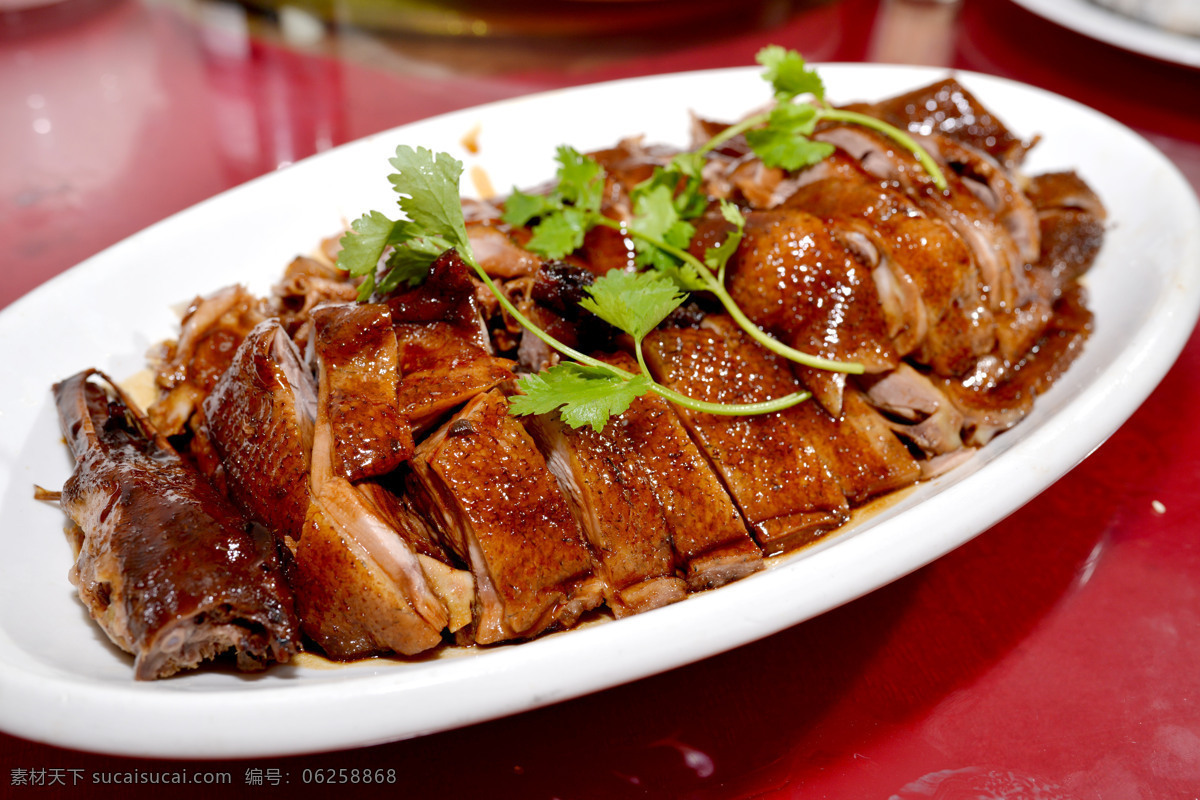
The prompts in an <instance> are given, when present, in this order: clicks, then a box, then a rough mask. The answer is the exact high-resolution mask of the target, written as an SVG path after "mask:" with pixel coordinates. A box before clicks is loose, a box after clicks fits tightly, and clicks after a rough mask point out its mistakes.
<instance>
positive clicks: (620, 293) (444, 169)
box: [338, 145, 810, 430]
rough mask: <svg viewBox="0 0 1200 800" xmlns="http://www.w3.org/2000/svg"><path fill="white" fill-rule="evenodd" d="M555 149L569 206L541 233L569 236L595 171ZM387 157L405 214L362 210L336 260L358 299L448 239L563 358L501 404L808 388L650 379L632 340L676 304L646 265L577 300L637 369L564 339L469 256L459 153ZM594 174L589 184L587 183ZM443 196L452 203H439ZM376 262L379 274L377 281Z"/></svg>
mask: <svg viewBox="0 0 1200 800" xmlns="http://www.w3.org/2000/svg"><path fill="white" fill-rule="evenodd" d="M559 155H560V159H559V163H560V174H561V175H562V176H564V180H563V181H561V182H560V188H559V190H558V191H557V192H556V196H555V197H554V198H553V199H552V202H553V204H554V205H555V207H556V208H557V207H558V206H563V207H565V208H569V209H573V210H574V211H573V212H572V213H571V214H568V215H567V217H568V219H567V220H566V221H565V222H564V223H563V224H561V225H560V226H559V227H558V228H552V229H550V231H549V233H554V234H555V235H556V236H557V232H558V231H563V230H567V231H569V233H570V235H569V236H564V237H563V238H564V240H565V241H568V242H569V241H574V238H573V237H575V236H579V237H582V236H583V233H581V232H580V231H581V230H583V229H582V227H581V228H579V229H578V230H576V229H575V226H573V225H572V224H570V223H571V217H572V216H574V212H575V211H577V212H578V213H579V215H580V216H581V217H582V216H583V215H590V214H592V213H598V210H599V201H600V195H599V190H601V189H602V188H603V179H602V175H601V174H600V173H599V172H598V171H597V170H596V168H595V167H593V166H592V165H593V164H595V162H593V161H591V160H590V159H582V158H576V157H575V155H574V154H573V151H569V148H564V149H561V150H560V153H559ZM589 162H590V163H589ZM390 163H391V164H392V166H393V167H395V169H396V172H395V173H393V174H391V175H389V176H388V179H389V181H390V182H391V184H392V186H393V188H394V189H395V190H396V192H397V193H398V194H399V195H400V199H399V201H398V203H399V206H400V210H401V211H402V212H403V214H404V215H405V217H404V218H401V219H397V220H393V219H391V218H389V217H388V216H387V215H385V214H383V213H381V212H378V211H370V212H368V213H366V214H364V215H363V216H362V217H360V218H359V219H358V220H356V221H355V222H354V223H353V224H352V226H351V231H349V232H347V233H346V234H345V235H344V236H343V237H342V240H341V245H342V249H341V251H340V252H339V254H338V266H339V267H341V268H342V269H344V270H346V271H347V272H349V273H350V274H351V275H354V276H361V277H363V283H362V284H361V286H360V287H359V299H360V300H366V299H368V298H370V297H371V295H372V294H373V293H374V292H375V291H376V290H379V291H381V292H382V291H387V290H388V289H387V287H389V286H390V287H392V288H395V287H397V286H399V285H400V284H401V283H410V284H416V283H420V282H421V281H422V280H424V277H425V276H426V275H428V272H429V265H430V264H431V263H432V262H433V260H434V259H435V258H436V257H437V256H438V255H440V254H441V253H443V252H445V251H446V250H449V249H451V248H453V249H454V250H456V251H457V252H458V254H459V256H460V257H461V258H462V260H463V261H464V262H465V263H466V264H467V265H468V266H469V267H470V268H471V269H472V270H473V271H474V272H475V274H476V276H477V277H478V278H479V280H480V281H482V282H483V284H484V285H485V286H486V287H487V288H488V290H489V291H490V292H491V293H492V294H493V295H494V296H495V297H496V300H497V302H498V303H499V304H500V306H501V307H502V308H503V309H504V310H505V312H507V313H508V314H509V315H510V316H511V317H512V318H513V319H514V320H516V321H517V323H519V324H520V325H521V326H523V327H524V328H526V329H527V330H528V331H529V332H530V333H531V334H533V335H534V336H537V337H538V338H539V339H541V340H542V341H543V342H545V343H546V344H547V345H549V346H550V347H552V348H554V349H555V350H557V351H558V352H559V353H561V354H562V355H564V356H566V357H567V358H569V359H573V361H565V362H562V363H559V364H557V365H555V366H554V367H551V368H550V369H548V370H546V371H544V372H541V373H538V374H536V375H527V376H525V377H523V378H521V379H520V380H519V381H518V382H517V386H518V388H519V389H520V390H521V392H522V394H519V395H514V396H513V397H511V398H510V412H511V413H513V414H541V413H546V412H548V411H552V410H554V409H559V410H560V413H561V414H562V418H563V420H564V421H565V422H567V424H569V425H571V426H573V427H580V426H582V425H590V426H591V427H592V428H594V429H595V430H600V429H601V428H603V426H604V424H605V423H606V422H607V420H608V419H609V417H611V416H612V415H614V414H620V413H622V412H623V411H625V409H627V408H628V407H629V404H630V403H632V402H633V400H634V398H636V397H639V396H641V395H643V394H645V393H646V392H650V391H652V392H655V393H657V394H659V395H661V396H662V397H664V398H666V399H668V400H670V401H672V402H674V403H677V404H679V405H682V406H685V407H688V408H691V409H693V410H696V411H701V412H706V413H711V414H722V415H742V414H763V413H769V412H772V411H779V410H782V409H784V408H787V407H789V406H792V405H795V404H796V403H800V402H803V401H804V400H806V399H808V397H809V396H810V394H809V393H808V392H793V393H792V394H789V395H786V396H784V397H780V398H776V399H774V400H770V401H766V402H762V403H709V402H705V401H701V400H696V399H694V398H691V397H688V396H686V395H684V394H681V393H679V392H676V391H674V390H672V389H669V388H667V387H666V386H663V385H662V384H659V383H657V382H656V381H654V379H653V378H652V377H651V375H650V371H649V370H648V369H647V368H646V363H645V359H644V358H643V356H642V350H641V347H642V340H643V339H644V338H645V336H646V335H647V334H648V333H649V332H650V331H651V330H653V329H654V328H655V327H656V326H657V325H658V324H659V323H660V322H662V320H663V319H665V318H666V316H667V315H668V314H670V313H671V312H672V311H674V310H675V308H676V307H678V305H679V303H681V302H682V301H683V299H684V295H683V294H681V293H679V292H678V291H677V289H676V287H675V284H674V283H672V282H671V281H669V280H667V279H665V278H662V277H658V276H656V275H655V274H653V273H648V272H647V273H636V274H631V273H624V272H614V273H612V274H610V275H605V276H602V277H601V278H599V279H597V281H596V282H595V284H593V285H592V286H591V287H589V289H588V294H589V296H588V297H587V298H585V299H584V300H583V302H582V305H583V306H584V307H585V308H587V309H588V310H590V311H592V312H593V313H595V314H596V315H597V316H600V317H601V318H602V319H604V320H606V321H608V322H609V323H611V324H612V325H614V326H616V327H617V328H619V329H620V330H622V331H624V332H625V333H627V334H629V335H630V336H631V337H633V339H634V342H635V348H636V352H637V360H638V365H639V368H640V369H641V373H640V374H634V373H630V372H628V371H626V370H623V369H621V368H619V367H616V366H614V365H611V364H608V363H606V362H604V361H601V360H600V359H596V358H593V357H591V356H589V355H587V354H585V353H581V352H579V351H577V350H575V349H574V348H572V347H569V346H568V345H566V344H564V343H563V342H561V341H559V340H558V339H556V338H555V337H554V336H552V335H550V334H549V333H547V332H546V331H545V330H543V329H541V328H539V327H538V326H537V325H535V324H534V323H533V322H532V321H531V320H530V319H529V318H528V317H526V316H525V315H524V314H523V313H522V312H521V310H520V309H519V308H517V306H516V305H515V304H514V303H513V302H512V301H511V300H510V299H509V298H508V295H506V294H505V293H504V292H503V291H501V289H500V288H499V287H498V286H497V285H496V283H495V281H493V280H492V278H491V276H490V275H488V274H487V272H486V271H485V270H484V269H483V267H481V266H480V265H479V262H478V261H477V260H476V259H475V254H474V252H473V251H472V248H471V243H470V240H469V238H468V236H467V230H466V224H465V222H464V220H463V214H462V201H461V199H460V197H461V195H460V189H459V184H460V181H461V178H462V170H463V166H462V162H460V161H458V160H456V159H454V158H453V157H451V156H449V155H447V154H446V153H437V154H434V153H432V152H431V151H429V150H426V149H425V148H415V149H414V148H411V147H408V146H406V145H401V146H400V147H398V148H396V155H395V157H394V158H392V159H390ZM597 167H598V165H597ZM597 178H599V180H600V183H599V184H597V183H596V182H595V181H596V179H597ZM597 187H598V188H597ZM451 198H453V199H454V202H453V203H450V202H449V200H450V199H451ZM530 202H531V206H530V207H531V208H533V207H534V204H536V208H537V209H538V210H537V213H539V214H546V213H548V211H547V210H546V209H547V208H549V206H546V205H544V204H543V201H540V200H533V199H532V198H531V200H530ZM531 218H532V217H531ZM580 241H582V239H581V238H580ZM564 246H565V245H564ZM575 247H578V245H575ZM573 249H574V248H573ZM381 261H382V262H383V264H384V269H383V270H382V272H383V275H384V277H383V278H382V280H379V281H378V283H377V282H376V276H377V275H378V274H379V273H380V272H381V270H380V262H381Z"/></svg>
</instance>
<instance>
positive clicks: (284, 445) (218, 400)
mask: <svg viewBox="0 0 1200 800" xmlns="http://www.w3.org/2000/svg"><path fill="white" fill-rule="evenodd" d="M316 413H317V388H316V385H315V383H314V381H313V378H312V375H311V374H310V373H309V371H308V369H307V368H306V367H305V366H304V363H303V362H302V360H301V357H300V353H299V351H298V350H297V349H296V346H295V345H294V344H293V343H292V340H291V338H290V337H289V336H288V335H287V332H286V331H284V329H283V327H282V326H281V325H280V324H279V321H278V320H276V319H274V318H272V319H267V320H264V321H263V322H260V323H259V324H258V325H256V326H255V327H254V329H253V330H251V331H250V333H249V335H247V336H246V338H245V340H244V341H243V342H242V344H241V346H240V347H238V349H237V353H236V354H235V355H234V357H233V361H232V363H231V364H230V365H229V368H228V369H227V370H226V371H225V373H224V374H223V375H222V376H221V378H220V380H219V381H217V384H216V386H215V387H213V390H212V392H211V393H210V394H209V396H208V397H207V398H206V399H205V401H204V406H203V418H204V424H203V426H202V430H203V433H204V435H205V437H206V438H207V440H208V441H209V442H211V444H212V447H213V449H214V450H215V451H216V453H217V455H218V456H219V457H220V463H221V469H222V471H223V473H224V476H223V480H222V483H223V485H224V486H225V488H226V491H227V492H228V494H229V496H230V497H231V498H232V499H233V501H234V502H235V503H237V504H238V505H239V506H240V507H241V508H242V509H243V510H245V512H246V513H247V514H248V515H250V517H251V518H252V519H254V520H255V521H257V522H259V523H261V524H263V525H265V526H266V527H268V528H270V529H271V530H272V531H273V532H274V533H275V534H276V535H277V536H278V537H280V539H281V540H284V539H293V540H294V539H298V538H299V537H300V530H301V528H302V526H303V524H304V517H305V514H306V513H307V512H308V501H309V481H308V473H309V454H310V453H311V451H312V437H313V422H314V420H315V418H316Z"/></svg>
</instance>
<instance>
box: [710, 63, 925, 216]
mask: <svg viewBox="0 0 1200 800" xmlns="http://www.w3.org/2000/svg"><path fill="white" fill-rule="evenodd" d="M756 58H757V61H758V63H759V64H761V65H762V66H763V78H764V79H765V80H766V81H767V82H768V83H770V84H771V88H772V89H773V90H774V93H775V100H776V104H775V106H774V107H773V108H771V109H770V110H769V111H764V112H761V113H759V114H754V115H752V116H749V117H747V118H746V119H744V120H742V121H741V122H738V123H737V124H735V125H731V126H729V127H728V128H726V129H725V130H723V131H721V132H720V133H718V134H717V135H716V136H714V137H713V138H712V139H710V140H709V141H708V142H706V143H705V144H704V145H703V146H702V147H701V148H700V150H699V152H700V153H706V152H709V151H711V150H715V149H716V148H717V147H720V146H721V145H722V144H724V143H725V142H727V141H729V140H730V139H732V138H733V137H735V136H737V135H739V134H745V137H746V142H747V144H749V145H750V148H751V149H752V150H753V151H754V152H755V154H756V155H757V156H758V157H759V158H760V159H762V162H763V163H764V164H766V165H767V166H768V167H781V168H783V169H787V170H794V169H800V168H802V167H806V166H810V165H812V164H816V163H818V162H820V161H821V160H822V159H824V158H826V157H828V156H829V155H830V154H831V153H832V152H833V150H834V147H833V145H831V144H829V143H827V142H815V141H813V140H812V139H810V138H809V137H811V136H812V134H813V131H814V130H815V129H816V125H817V123H818V122H820V121H822V120H831V121H834V122H847V123H850V124H853V125H859V126H862V127H864V128H869V129H871V130H874V131H877V132H879V133H882V134H883V135H885V136H887V137H889V138H890V139H892V140H893V141H895V142H896V143H897V144H899V145H900V146H901V147H903V148H904V149H906V150H908V151H909V152H910V153H912V154H913V156H914V157H916V159H917V162H918V163H920V165H921V167H922V168H923V169H924V170H925V171H926V172H927V173H928V174H929V177H930V179H931V180H932V181H933V184H934V186H936V187H937V188H938V190H939V191H943V192H944V191H946V189H947V185H946V176H945V175H944V174H943V173H942V170H941V168H940V167H939V166H938V165H937V162H935V161H934V160H933V158H931V157H930V155H929V153H928V152H927V151H926V150H925V148H923V147H921V145H919V144H918V143H917V142H916V140H915V139H913V138H912V137H911V136H909V135H908V134H907V133H906V132H904V131H902V130H900V129H899V128H897V127H896V126H894V125H889V124H888V123H886V122H884V121H883V120H881V119H877V118H876V117H872V116H870V115H868V114H860V113H858V112H856V111H847V110H845V109H837V108H831V107H829V105H828V104H827V103H826V102H825V84H824V83H823V82H822V81H821V78H820V76H819V75H817V72H816V70H814V69H813V68H812V67H810V66H808V64H807V63H806V62H805V61H804V57H803V56H801V55H800V54H799V53H797V52H796V51H794V50H786V49H784V48H783V47H780V46H779V45H769V46H767V47H764V48H763V49H762V50H759V51H758V55H757V57H756ZM805 96H811V97H812V98H813V102H800V101H799V98H801V97H805Z"/></svg>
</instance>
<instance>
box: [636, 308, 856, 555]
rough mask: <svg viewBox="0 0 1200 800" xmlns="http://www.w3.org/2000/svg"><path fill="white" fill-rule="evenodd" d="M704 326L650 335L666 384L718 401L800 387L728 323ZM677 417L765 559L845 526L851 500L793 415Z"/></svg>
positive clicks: (714, 320) (649, 356) (687, 413)
mask: <svg viewBox="0 0 1200 800" xmlns="http://www.w3.org/2000/svg"><path fill="white" fill-rule="evenodd" d="M704 325H705V327H703V328H662V329H659V330H656V331H654V332H653V333H651V334H650V336H648V337H647V339H646V360H647V363H648V364H649V366H650V368H651V370H652V371H653V372H654V375H655V378H656V379H657V380H658V381H659V382H660V383H663V384H664V385H666V386H668V387H670V388H672V389H674V390H675V391H677V392H680V393H681V394H685V395H688V396H689V397H693V398H696V399H697V400H703V401H707V402H714V403H753V402H760V401H764V400H771V399H774V398H776V397H781V396H784V395H787V394H790V393H791V392H794V391H797V390H800V389H802V388H803V387H801V386H800V385H799V384H798V383H797V382H796V380H795V378H794V377H793V376H792V374H791V372H790V371H789V370H788V368H787V367H786V366H784V365H783V363H782V362H781V361H780V360H779V359H778V358H777V357H775V356H774V355H773V354H771V353H768V352H767V351H765V350H763V349H762V348H761V347H759V346H758V345H757V344H755V343H754V342H753V340H751V339H750V338H749V337H748V336H746V335H745V334H743V333H742V332H741V331H739V330H737V329H736V328H735V327H734V326H733V323H732V322H731V321H730V320H729V319H728V318H726V317H720V316H717V315H714V316H711V317H708V318H706V320H705V323H704ZM678 411H679V414H680V417H681V418H682V419H683V421H684V424H685V425H687V427H688V429H689V430H690V432H691V434H692V436H693V438H695V440H696V441H697V443H698V444H699V445H700V447H701V448H702V449H703V450H704V453H705V455H706V457H707V458H708V459H709V461H710V462H711V463H712V464H713V466H714V468H715V469H716V470H717V472H718V473H719V474H720V475H721V478H722V479H723V480H724V482H725V486H726V488H727V489H728V490H729V494H730V495H731V496H732V497H733V499H734V501H735V502H736V503H737V504H738V507H739V508H740V509H741V511H742V515H743V516H744V517H745V519H746V522H747V524H748V525H749V527H750V530H751V531H752V532H753V534H754V536H755V538H756V539H757V540H758V544H759V546H761V547H762V549H763V550H764V552H766V553H767V554H768V555H773V554H775V553H781V552H784V551H786V550H791V549H794V548H796V547H799V546H801V545H803V544H806V543H808V542H811V541H812V540H813V539H814V538H816V537H817V536H819V535H820V534H822V533H825V532H826V531H829V530H831V529H833V528H835V527H837V526H838V525H840V524H842V523H843V522H845V520H846V518H847V514H848V505H847V502H846V498H845V496H844V495H843V494H842V491H841V489H840V488H839V487H838V485H837V481H836V480H835V479H834V478H833V476H832V475H831V474H830V472H829V468H828V467H827V466H826V464H825V462H824V461H823V460H822V459H821V457H820V455H819V454H818V453H817V451H816V449H815V448H814V447H813V445H812V443H811V441H809V433H808V432H807V431H805V430H804V428H803V426H802V425H801V424H799V423H798V421H797V420H796V419H795V417H794V416H792V415H790V414H788V413H787V412H778V413H773V414H760V415H754V416H737V417H730V416H722V415H715V414H707V413H698V412H695V411H692V410H690V409H687V408H684V407H678Z"/></svg>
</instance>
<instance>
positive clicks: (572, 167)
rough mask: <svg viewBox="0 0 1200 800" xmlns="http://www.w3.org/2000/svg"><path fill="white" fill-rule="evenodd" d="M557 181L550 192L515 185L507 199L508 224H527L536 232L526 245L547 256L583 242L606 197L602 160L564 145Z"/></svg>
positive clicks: (561, 255) (557, 253)
mask: <svg viewBox="0 0 1200 800" xmlns="http://www.w3.org/2000/svg"><path fill="white" fill-rule="evenodd" d="M557 160H558V164H559V166H558V172H557V173H556V174H557V177H558V184H557V185H556V186H555V188H554V191H553V192H551V193H550V194H549V195H531V194H526V193H524V192H522V191H520V190H518V189H513V192H512V194H511V195H509V197H508V200H506V201H505V203H504V215H503V219H504V221H505V222H507V223H508V224H509V225H528V224H529V223H530V222H531V221H533V220H535V219H536V220H538V222H537V223H536V224H535V225H534V226H533V236H532V237H530V239H529V241H528V242H527V243H526V245H525V248H526V249H527V250H530V251H531V252H534V253H537V254H539V255H543V256H546V257H547V258H562V257H563V256H565V255H567V254H568V253H571V252H574V251H575V250H577V249H579V248H580V247H582V246H583V238H584V236H586V235H587V232H588V231H589V230H591V229H592V228H593V227H595V225H596V221H597V218H598V217H599V216H600V207H601V204H602V202H603V200H604V168H603V167H601V166H600V164H599V162H597V161H596V160H595V159H593V158H590V157H588V156H585V155H583V154H581V153H580V152H579V151H577V150H575V149H573V148H571V147H568V146H566V145H563V146H561V147H559V148H558V157H557Z"/></svg>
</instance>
